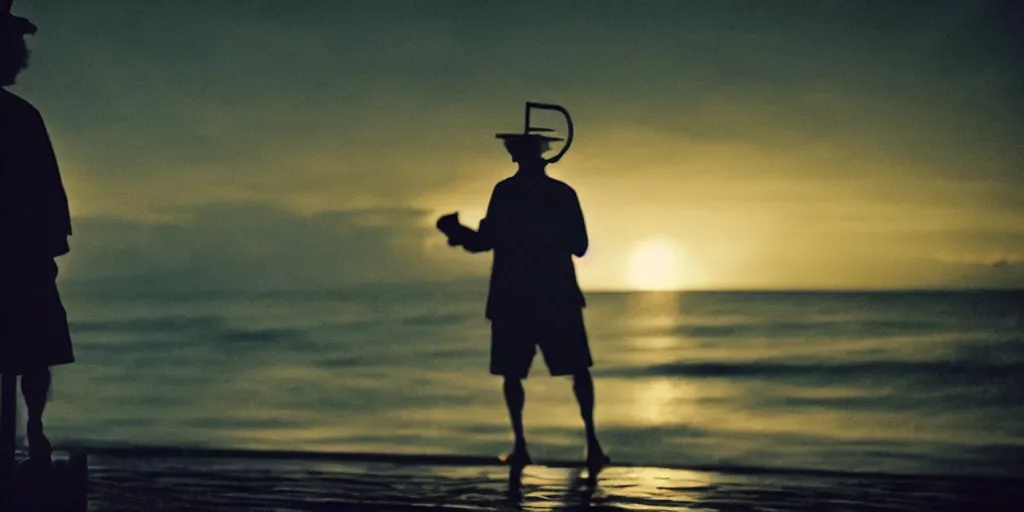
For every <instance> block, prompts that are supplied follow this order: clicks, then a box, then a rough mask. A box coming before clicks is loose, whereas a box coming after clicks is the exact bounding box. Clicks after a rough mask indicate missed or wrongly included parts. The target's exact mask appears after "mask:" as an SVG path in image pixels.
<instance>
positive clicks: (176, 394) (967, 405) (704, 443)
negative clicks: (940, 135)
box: [46, 282, 1024, 476]
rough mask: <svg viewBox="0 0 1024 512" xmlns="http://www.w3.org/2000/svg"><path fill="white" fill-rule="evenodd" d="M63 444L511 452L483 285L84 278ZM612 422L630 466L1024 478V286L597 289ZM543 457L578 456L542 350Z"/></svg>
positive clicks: (531, 386)
mask: <svg viewBox="0 0 1024 512" xmlns="http://www.w3.org/2000/svg"><path fill="white" fill-rule="evenodd" d="M63 295H64V301H65V306H66V308H67V310H68V315H69V319H70V323H71V328H72V334H73V336H74V340H75V349H76V356H77V358H78V361H77V362H76V363H75V364H72V365H68V366H63V367H58V368H56V369H55V371H54V389H53V397H52V401H51V403H50V406H49V408H48V410H47V416H46V419H47V428H48V432H49V433H50V436H51V438H52V440H53V441H54V443H55V444H56V445H57V446H58V448H60V446H61V445H62V444H63V445H75V444H91V445H118V446H120V445H163V446H167V445H170V446H194V447H216V448H239V449H274V450H313V451H361V452H368V451H372V452H386V453H405V454H462V455H494V454H497V453H500V452H503V451H506V450H508V449H509V448H510V447H511V437H510V432H509V427H508V420H507V415H506V411H505V406H504V402H503V400H502V394H501V381H500V379H499V378H498V377H494V376H491V375H489V374H488V371H487V368H488V357H489V325H488V323H487V320H486V319H485V318H484V316H483V308H484V298H485V296H486V287H485V285H483V284H480V283H476V282H471V283H468V284H467V283H461V284H458V285H454V284H449V285H445V284H428V285H381V286H369V287H361V288H353V289H348V290H318V291H293V292H264V293H243V292H238V293H227V292H224V293H196V294H175V295H162V294H160V293H159V291H157V290H154V291H153V293H128V292H110V291H95V290H93V291H89V290H76V289H74V288H69V287H65V289H64V290H63ZM587 300H588V307H587V309H586V310H585V319H586V323H587V328H588V332H589V335H590V340H591V348H592V351H593V355H594V359H595V366H594V369H593V373H594V379H595V386H596V392H597V407H596V413H595V414H596V421H597V427H598V435H599V437H600V438H601V440H602V442H603V443H604V445H605V448H606V450H607V451H608V452H609V454H610V455H611V457H612V458H613V460H614V461H616V462H623V463H632V464H644V465H651V466H668V467H687V466H700V465H722V466H742V467H757V468H769V469H772V468H775V469H807V470H839V471H866V472H884V473H899V474H947V475H979V476H1024V449H1022V447H1024V308H1022V305H1024V293H1022V292H875V293H853V292H834V293H833V292H683V293H670V292H657V293H653V292H652V293H588V294H587ZM525 386H526V392H527V398H526V409H525V423H526V434H527V438H528V440H529V442H530V444H531V452H532V454H533V456H534V459H535V460H539V461H543V460H545V459H548V460H554V459H557V460H564V459H570V460H572V459H577V458H581V457H582V454H583V431H582V424H581V422H580V419H579V415H578V410H577V408H576V405H575V402H574V399H573V395H572V389H571V384H570V382H569V381H568V380H567V379H566V378H552V377H550V376H548V375H547V369H546V367H545V366H544V363H543V360H542V359H541V358H540V356H539V355H538V356H537V358H536V360H535V361H534V366H533V369H532V371H531V374H530V377H529V378H528V379H527V381H526V383H525Z"/></svg>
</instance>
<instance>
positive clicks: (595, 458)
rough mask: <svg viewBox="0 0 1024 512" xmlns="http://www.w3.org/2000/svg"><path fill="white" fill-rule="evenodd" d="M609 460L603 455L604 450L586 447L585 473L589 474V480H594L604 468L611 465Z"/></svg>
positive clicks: (596, 447)
mask: <svg viewBox="0 0 1024 512" xmlns="http://www.w3.org/2000/svg"><path fill="white" fill-rule="evenodd" d="M611 461H612V460H611V459H610V458H608V456H607V455H605V453H604V450H602V449H601V447H600V446H588V447H587V462H586V465H587V473H589V474H590V478H594V477H596V476H597V474H598V473H600V472H601V469H603V468H604V467H605V466H607V465H608V464H610V463H611Z"/></svg>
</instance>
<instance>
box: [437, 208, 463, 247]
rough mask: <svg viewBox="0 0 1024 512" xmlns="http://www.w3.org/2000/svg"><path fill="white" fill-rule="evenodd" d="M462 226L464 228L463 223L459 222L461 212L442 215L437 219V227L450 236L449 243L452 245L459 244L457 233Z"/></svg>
mask: <svg viewBox="0 0 1024 512" xmlns="http://www.w3.org/2000/svg"><path fill="white" fill-rule="evenodd" d="M460 228H462V223H461V222H459V212H453V213H449V214H448V215H442V216H441V217H440V218H439V219H437V229H438V230H440V231H441V232H442V233H444V234H445V236H447V237H448V245H450V246H456V245H459V244H458V242H457V241H456V234H457V233H458V232H459V229H460Z"/></svg>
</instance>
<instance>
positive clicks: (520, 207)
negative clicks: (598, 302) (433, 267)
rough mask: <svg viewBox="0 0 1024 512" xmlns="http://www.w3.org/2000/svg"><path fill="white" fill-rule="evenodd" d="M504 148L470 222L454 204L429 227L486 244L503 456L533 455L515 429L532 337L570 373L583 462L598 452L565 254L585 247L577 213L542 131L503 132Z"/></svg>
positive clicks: (577, 304)
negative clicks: (478, 214)
mask: <svg viewBox="0 0 1024 512" xmlns="http://www.w3.org/2000/svg"><path fill="white" fill-rule="evenodd" d="M505 147H506V149H507V150H508V152H509V154H510V155H511V156H512V161H513V162H516V163H518V164H519V170H518V172H516V174H515V175H514V176H512V177H510V178H507V179H505V180H503V181H501V182H500V183H498V184H497V186H495V187H494V192H493V193H492V195H491V200H490V204H489V205H488V207H487V216H486V218H484V219H483V220H481V221H480V229H479V231H473V230H472V229H470V228H467V227H465V226H462V225H461V224H460V223H459V221H458V214H457V213H456V214H451V215H446V216H444V217H441V219H439V220H438V223H437V226H438V228H439V229H440V230H441V231H443V232H444V233H445V234H446V235H448V243H449V245H452V246H462V247H463V248H465V250H467V251H469V252H473V253H477V252H484V251H488V250H492V249H493V250H494V265H493V268H492V272H491V282H490V292H489V294H488V297H487V318H489V319H490V320H491V364H490V366H491V367H490V371H491V373H492V374H494V375H501V376H503V377H504V378H505V382H504V391H505V401H506V402H507V404H508V411H509V416H510V418H511V421H512V431H513V433H514V434H515V446H514V448H513V450H512V453H511V454H509V456H508V461H509V462H510V464H512V465H513V466H523V465H526V464H530V463H531V462H532V461H531V460H530V455H529V453H528V451H527V447H526V437H525V435H524V434H523V404H524V402H525V393H524V391H523V385H522V379H525V378H526V376H527V374H528V373H529V370H530V365H531V363H532V361H533V358H534V355H535V350H536V347H537V346H539V347H540V351H541V354H542V355H543V357H544V362H545V363H546V364H547V367H548V371H549V372H550V373H551V375H553V376H559V375H572V376H573V390H574V391H575V393H576V399H577V401H578V402H579V406H580V414H581V416H582V417H583V423H584V425H585V427H586V436H587V465H588V466H589V467H591V468H594V467H595V466H598V467H599V466H601V465H603V464H605V463H606V462H607V458H606V457H605V455H604V452H603V450H602V449H601V445H600V443H599V442H598V440H597V434H596V433H595V431H594V418H593V410H594V384H593V380H592V379H591V376H590V367H591V366H592V365H593V361H592V360H591V355H590V348H589V345H588V342H587V333H586V329H585V328H584V324H583V308H584V307H585V305H586V303H585V300H584V298H583V292H582V291H580V287H579V284H578V283H577V281H576V270H575V267H574V264H573V260H572V257H573V255H575V256H577V257H579V256H583V254H584V253H585V252H586V251H587V245H588V240H587V229H586V225H585V224H584V222H583V212H582V210H581V209H580V204H579V200H578V198H577V196H576V192H575V191H574V190H573V189H572V187H570V186H569V185H567V184H565V183H563V182H561V181H558V180H556V179H553V178H551V177H549V176H548V175H547V174H546V173H545V167H546V165H547V161H545V160H544V158H543V157H542V156H541V155H542V153H543V152H544V151H545V150H546V149H547V139H546V138H545V137H543V136H539V135H534V134H530V135H523V136H517V137H512V138H507V139H506V140H505Z"/></svg>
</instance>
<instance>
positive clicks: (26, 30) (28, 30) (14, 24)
mask: <svg viewBox="0 0 1024 512" xmlns="http://www.w3.org/2000/svg"><path fill="white" fill-rule="evenodd" d="M0 25H2V28H0V30H2V31H4V32H8V31H10V32H13V33H15V34H21V35H25V34H35V33H36V30H38V27H36V25H35V23H32V22H31V21H29V20H28V19H27V18H22V17H20V16H12V15H10V14H8V15H6V16H3V15H0Z"/></svg>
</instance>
